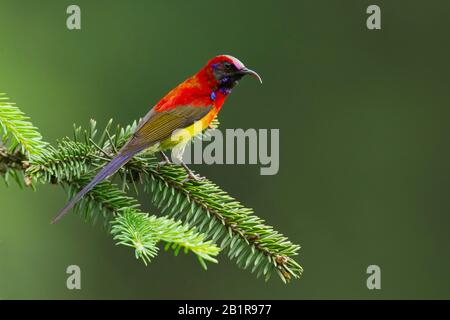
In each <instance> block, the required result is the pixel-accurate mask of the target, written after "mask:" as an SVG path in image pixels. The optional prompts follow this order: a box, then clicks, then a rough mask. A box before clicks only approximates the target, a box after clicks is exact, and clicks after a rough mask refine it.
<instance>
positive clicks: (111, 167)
mask: <svg viewBox="0 0 450 320" xmlns="http://www.w3.org/2000/svg"><path fill="white" fill-rule="evenodd" d="M133 155H134V153H125V154H119V155H117V156H116V157H115V158H113V159H112V160H111V161H110V162H109V163H108V164H107V165H106V166H105V167H104V168H103V169H102V170H100V172H99V173H97V175H96V176H95V177H94V179H92V181H91V182H89V183H88V184H87V185H86V186H85V187H84V188H83V189H82V190H81V191H80V192H78V193H77V194H76V195H75V197H73V198H72V199H71V200H70V201H69V202H68V203H67V204H66V205H65V207H64V208H62V209H61V211H59V213H58V214H57V215H56V216H55V217H54V218H53V220H52V221H51V223H55V222H58V220H60V219H61V218H62V217H64V216H65V215H66V214H67V213H68V212H69V210H70V209H72V208H73V206H74V205H75V204H76V203H77V202H78V201H80V199H81V198H82V197H83V196H84V195H85V194H86V193H88V192H89V191H91V190H92V189H93V188H94V187H95V186H96V185H97V184H98V183H100V182H102V181H103V180H105V179H106V178H108V177H109V176H110V175H112V174H113V173H114V172H116V171H117V170H118V169H119V168H120V167H121V166H123V165H124V164H125V163H126V162H128V160H130V159H131V157H133Z"/></svg>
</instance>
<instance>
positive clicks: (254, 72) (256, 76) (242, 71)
mask: <svg viewBox="0 0 450 320" xmlns="http://www.w3.org/2000/svg"><path fill="white" fill-rule="evenodd" d="M239 72H240V73H241V74H244V75H245V74H248V75H251V76H252V77H254V78H256V79H258V80H259V82H260V83H262V79H261V77H260V76H259V74H257V73H256V71H253V70H250V69H248V68H246V67H244V68H242V69H241V70H239Z"/></svg>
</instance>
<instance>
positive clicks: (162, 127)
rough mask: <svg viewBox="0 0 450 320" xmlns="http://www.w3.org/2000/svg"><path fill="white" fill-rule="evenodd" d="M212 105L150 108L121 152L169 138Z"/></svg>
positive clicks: (208, 110)
mask: <svg viewBox="0 0 450 320" xmlns="http://www.w3.org/2000/svg"><path fill="white" fill-rule="evenodd" d="M212 108H213V106H205V107H200V106H179V107H176V108H173V109H170V110H165V111H154V110H151V111H150V112H149V113H148V114H147V115H146V116H145V117H144V119H142V121H141V123H140V124H139V125H138V127H137V128H136V131H135V133H134V134H133V136H132V137H131V138H130V140H129V141H128V142H127V143H126V144H125V145H124V146H123V148H122V149H121V153H122V154H125V153H128V152H130V151H134V150H144V149H146V148H148V147H150V146H152V145H153V144H155V143H158V142H161V141H163V140H165V139H168V138H170V136H171V135H172V133H173V132H174V131H175V130H177V129H183V128H187V127H189V126H190V125H192V124H194V123H195V122H196V121H198V120H200V119H202V118H203V117H205V116H206V115H207V114H208V113H209V112H210V111H211V109H212Z"/></svg>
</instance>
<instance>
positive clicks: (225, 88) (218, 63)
mask: <svg viewBox="0 0 450 320" xmlns="http://www.w3.org/2000/svg"><path fill="white" fill-rule="evenodd" d="M205 71H206V74H208V75H209V76H210V77H211V80H212V82H213V83H214V84H215V85H216V86H217V87H218V88H219V89H220V90H221V91H222V92H223V93H229V92H230V91H231V89H233V88H234V87H235V86H236V85H237V84H238V83H239V80H241V78H242V77H244V76H245V75H251V76H253V77H255V78H256V79H258V80H259V82H261V83H262V79H261V77H260V76H259V74H257V73H256V72H255V71H253V70H250V69H248V68H247V67H245V66H244V64H243V63H242V62H241V61H239V60H238V59H236V58H235V57H232V56H229V55H220V56H217V57H214V58H212V59H211V60H209V61H208V64H207V65H206V66H205Z"/></svg>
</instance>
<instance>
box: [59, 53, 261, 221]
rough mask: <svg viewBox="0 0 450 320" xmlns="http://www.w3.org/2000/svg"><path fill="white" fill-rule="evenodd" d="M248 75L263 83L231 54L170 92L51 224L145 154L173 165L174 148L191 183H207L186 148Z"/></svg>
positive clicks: (221, 56) (203, 69) (214, 62)
mask: <svg viewBox="0 0 450 320" xmlns="http://www.w3.org/2000/svg"><path fill="white" fill-rule="evenodd" d="M246 75H250V76H252V77H254V78H256V79H258V80H259V82H260V83H262V79H261V77H260V76H259V74H258V73H257V72H255V71H253V70H251V69H249V68H247V67H246V66H245V65H244V64H243V63H242V62H241V61H240V60H239V59H237V58H235V57H233V56H231V55H225V54H222V55H218V56H215V57H213V58H212V59H210V60H209V61H208V62H207V63H206V65H204V66H203V67H202V68H201V69H200V71H198V72H197V73H196V74H194V75H193V76H191V77H189V78H188V79H186V80H185V81H183V82H182V83H180V84H179V85H178V86H176V87H175V88H174V89H172V90H171V91H169V92H168V93H167V94H166V95H165V96H164V97H163V98H162V99H161V100H160V101H159V102H158V103H156V105H154V106H153V108H152V109H151V110H150V111H149V112H148V113H147V114H146V115H145V117H144V118H142V120H141V121H140V122H139V124H138V125H137V127H136V129H135V130H134V132H133V134H132V135H131V136H130V138H129V140H128V141H127V142H126V143H125V144H124V145H123V147H122V148H121V149H120V150H119V151H118V152H117V154H116V156H115V157H113V158H112V160H111V161H110V162H109V163H108V164H106V165H105V166H104V167H103V168H102V169H101V170H100V171H99V172H98V173H97V174H96V175H95V177H94V178H93V179H92V180H91V181H90V182H89V183H88V184H87V185H86V186H85V187H84V188H83V189H82V190H81V191H79V192H78V193H77V194H76V195H75V196H74V197H73V198H72V199H71V200H70V201H69V202H68V203H67V204H66V205H65V206H64V207H63V208H62V209H61V210H60V211H59V212H58V214H57V215H56V216H55V217H54V218H53V219H52V221H51V223H56V222H57V221H59V220H60V219H61V218H62V217H64V216H65V215H66V214H67V213H68V212H69V211H70V210H71V209H72V208H73V207H74V206H75V204H76V203H77V202H78V201H80V199H82V197H83V196H85V195H86V194H87V193H88V192H89V191H91V190H92V189H93V188H94V187H95V186H96V185H97V184H98V183H100V182H102V181H103V180H105V179H107V178H108V177H110V176H111V175H113V174H114V173H115V172H116V171H117V170H119V169H120V168H121V167H122V166H124V165H125V164H126V163H127V162H128V161H130V160H131V158H133V156H135V155H137V154H139V153H142V152H145V153H150V154H155V153H160V155H161V157H162V158H163V161H162V162H161V163H169V162H170V161H169V158H168V157H167V155H166V154H165V153H164V151H167V150H170V149H173V150H172V155H173V156H174V157H175V159H176V160H177V161H178V162H179V164H181V165H182V166H183V168H184V169H185V170H186V172H187V175H188V178H189V179H192V180H201V177H198V176H196V175H195V174H194V173H193V172H192V171H191V170H190V169H189V167H188V166H187V165H186V164H185V163H184V162H183V161H182V155H183V151H184V147H185V146H186V144H187V143H188V142H189V141H190V139H192V138H193V137H194V136H195V135H197V134H199V133H201V132H202V131H203V130H204V129H206V128H207V127H208V126H209V125H210V123H211V122H212V121H213V120H214V118H215V117H216V116H217V114H218V113H219V111H220V110H221V109H222V106H223V104H224V102H225V100H226V99H227V97H228V96H229V94H230V93H231V91H232V90H233V88H234V87H235V86H236V85H237V84H238V83H239V81H240V80H241V79H242V78H243V77H244V76H246ZM175 151H176V152H175Z"/></svg>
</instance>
